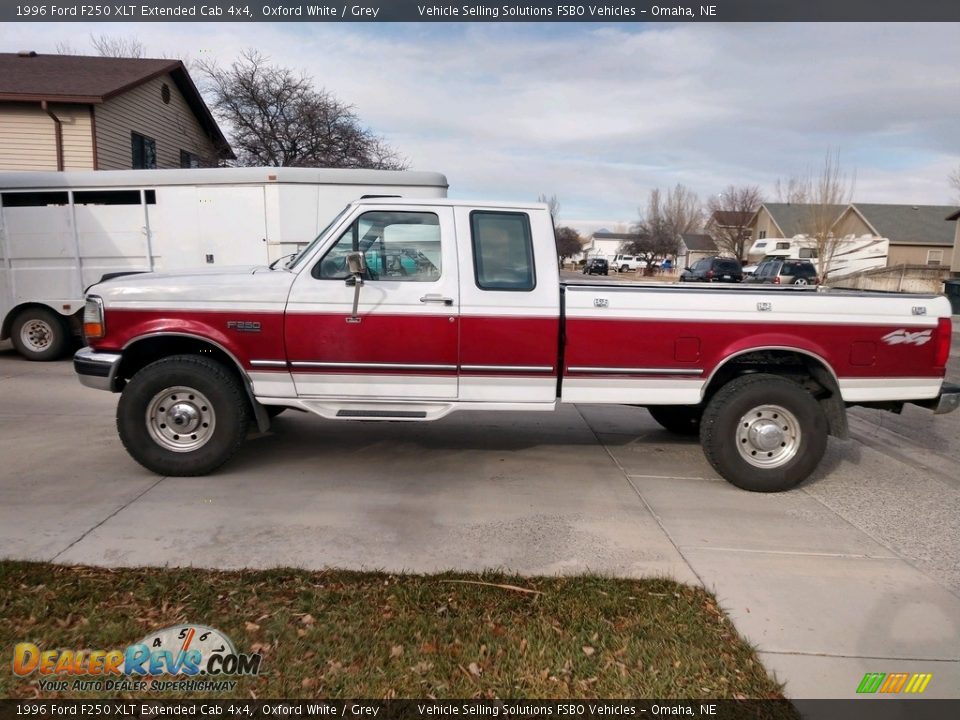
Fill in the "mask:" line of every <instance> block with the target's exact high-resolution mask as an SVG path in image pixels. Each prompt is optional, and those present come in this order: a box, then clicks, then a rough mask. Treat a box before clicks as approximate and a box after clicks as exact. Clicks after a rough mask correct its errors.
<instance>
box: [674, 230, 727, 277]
mask: <svg viewBox="0 0 960 720" xmlns="http://www.w3.org/2000/svg"><path fill="white" fill-rule="evenodd" d="M718 254H719V251H718V250H717V244H716V243H715V242H714V241H713V238H712V237H710V236H709V235H704V234H702V233H681V234H680V240H679V242H678V243H677V267H678V268H680V269H681V270H682V269H683V268H688V267H692V266H693V264H694V263H695V262H696V261H697V260H700V259H702V258H705V257H711V256H713V255H718Z"/></svg>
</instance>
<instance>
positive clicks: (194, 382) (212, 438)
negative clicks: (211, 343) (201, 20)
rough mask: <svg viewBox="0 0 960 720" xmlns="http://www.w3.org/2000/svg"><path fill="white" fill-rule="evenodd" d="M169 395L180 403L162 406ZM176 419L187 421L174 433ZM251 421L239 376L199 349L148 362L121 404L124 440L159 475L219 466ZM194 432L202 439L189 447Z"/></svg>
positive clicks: (119, 413) (236, 446) (197, 472)
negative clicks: (201, 354)
mask: <svg viewBox="0 0 960 720" xmlns="http://www.w3.org/2000/svg"><path fill="white" fill-rule="evenodd" d="M180 388H182V390H180ZM165 396H166V397H165ZM167 401H169V402H170V403H171V404H174V405H175V406H176V407H164V405H165V404H166V403H167ZM175 409H178V410H180V412H178V413H176V414H175V413H174V410H175ZM150 417H153V418H155V420H154V421H151V420H150V419H149V418H150ZM184 418H186V420H184ZM163 420H166V421H167V422H169V423H170V424H169V425H167V424H166V423H165V422H162V421H163ZM201 421H209V422H207V424H206V425H204V424H203V422H201ZM177 422H180V423H183V422H185V423H186V424H184V425H182V427H181V428H176V430H179V431H180V433H181V434H179V435H172V433H173V432H175V425H174V424H173V423H177ZM249 424H250V404H249V402H248V400H247V397H246V394H245V392H244V390H243V387H242V386H241V385H240V381H239V380H238V379H237V378H236V376H235V375H233V373H231V372H230V371H229V370H228V369H227V368H225V367H224V366H223V365H221V364H220V363H218V362H215V361H213V360H210V359H208V358H203V357H199V356H197V355H173V356H171V357H168V358H164V359H163V360H158V361H157V362H155V363H151V364H150V365H147V366H146V367H145V368H143V369H142V370H141V371H140V372H138V373H137V374H136V375H134V376H133V378H132V379H131V380H130V382H128V383H127V385H126V387H125V388H124V389H123V393H122V394H121V395H120V402H119V403H118V405H117V432H118V433H119V434H120V440H121V441H122V442H123V446H124V447H125V448H126V449H127V452H128V453H130V456H131V457H132V458H133V459H134V460H136V461H137V462H138V463H140V464H141V465H143V466H144V467H145V468H147V469H148V470H151V471H153V472H155V473H157V474H158V475H174V476H191V475H206V474H207V473H210V472H212V471H214V470H216V469H217V468H218V467H220V466H221V465H223V464H224V463H225V462H226V461H227V460H229V459H230V458H231V457H232V456H233V454H234V453H235V452H236V451H237V450H238V449H239V448H240V445H241V444H242V443H243V441H244V438H246V436H247V429H248V427H249ZM193 430H195V431H197V433H196V434H192V431H193ZM158 438H163V439H164V442H166V443H167V445H164V444H162V442H161V440H160V439H158ZM190 438H193V439H194V440H195V441H196V440H197V439H198V438H199V442H201V443H202V444H200V445H198V446H197V447H196V448H195V449H191V448H190V447H189V444H190V442H191V440H190ZM170 445H174V446H176V447H180V448H181V449H180V450H175V449H171V447H170Z"/></svg>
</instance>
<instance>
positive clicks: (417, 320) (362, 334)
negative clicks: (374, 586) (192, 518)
mask: <svg viewBox="0 0 960 720" xmlns="http://www.w3.org/2000/svg"><path fill="white" fill-rule="evenodd" d="M84 329H85V334H86V337H87V340H88V343H89V347H87V348H84V349H82V350H80V351H79V352H78V353H77V354H76V356H75V358H74V366H75V369H76V371H77V373H78V374H79V377H80V380H81V382H83V383H84V384H85V385H88V386H91V387H95V388H100V389H104V390H110V391H112V392H120V393H121V396H120V402H119V404H118V407H117V428H118V430H119V433H120V438H121V440H122V441H123V444H124V445H125V446H126V448H127V450H128V452H129V453H130V454H131V455H132V456H133V458H134V459H136V460H137V461H138V462H139V463H140V464H142V465H143V466H144V467H146V468H148V469H150V470H152V471H154V472H156V473H160V474H164V475H202V474H205V473H209V472H211V471H212V470H214V469H215V468H217V467H219V466H220V465H222V464H223V463H224V462H226V461H227V460H228V459H229V458H230V457H231V455H233V454H234V452H236V450H237V449H238V448H239V446H240V445H241V443H242V442H243V440H244V438H245V436H246V435H247V432H248V427H249V426H250V425H251V423H253V424H255V425H256V426H257V427H258V428H259V429H260V430H261V431H265V430H266V429H267V428H269V424H270V417H272V415H274V414H276V413H277V412H279V411H281V410H283V409H284V408H295V409H298V410H305V411H308V412H313V413H316V414H318V415H321V416H323V417H325V418H330V419H337V420H390V421H398V420H401V421H419V420H436V419H437V418H441V417H443V416H444V415H446V414H447V413H450V412H453V411H454V410H503V411H508V410H520V411H524V410H525V411H531V410H553V409H554V408H555V407H556V405H557V403H558V402H565V403H613V404H624V405H640V406H644V407H646V408H648V409H649V410H650V412H651V414H652V415H653V417H654V418H655V419H656V420H657V421H658V422H659V423H660V424H661V425H663V426H664V427H666V428H667V429H668V430H672V431H675V432H679V433H684V434H694V433H699V435H700V439H701V442H702V445H703V449H704V452H705V453H706V456H707V458H708V460H709V461H710V463H711V464H712V465H713V467H714V468H715V469H716V470H717V472H719V473H720V474H721V475H722V476H723V477H725V478H726V479H727V480H729V481H730V482H732V483H733V484H735V485H737V486H739V487H741V488H745V489H747V490H754V491H762V492H769V491H777V490H784V489H786V488H789V487H792V486H794V485H796V484H797V483H799V482H801V481H802V480H803V479H804V478H806V477H807V476H808V475H809V474H810V473H811V472H812V471H813V470H814V468H816V466H817V464H818V463H819V462H820V459H821V457H822V456H823V453H824V450H825V447H826V442H827V435H828V434H833V435H836V436H840V437H844V436H845V435H846V433H847V424H846V407H847V406H850V405H870V406H875V407H882V408H886V409H890V410H894V411H898V410H899V409H901V408H902V406H903V404H904V403H915V404H918V405H922V406H924V407H928V408H931V409H933V410H934V411H935V412H938V413H939V412H948V411H950V410H954V409H956V407H957V405H958V403H960V388H958V387H952V386H951V387H945V386H944V383H943V378H944V373H945V366H946V364H947V359H948V356H949V351H950V339H951V326H950V305H949V303H948V302H947V300H946V298H944V297H941V296H935V295H893V294H869V293H852V292H838V291H832V290H816V289H807V288H803V289H799V288H798V289H793V288H775V287H770V286H767V287H763V286H753V287H749V286H741V285H736V286H732V285H705V286H703V287H691V286H680V285H672V284H666V283H649V284H628V283H609V284H598V283H590V282H577V283H561V282H560V278H559V273H558V271H557V253H556V248H555V241H554V233H553V224H552V221H551V218H550V214H549V211H548V210H547V208H546V206H544V205H541V204H536V203H533V204H493V203H477V202H465V201H456V200H434V199H430V200H403V199H396V198H371V199H364V200H360V201H357V202H354V203H352V204H350V205H348V206H347V207H346V208H345V209H344V210H343V212H341V213H340V215H338V216H337V217H336V218H334V220H333V221H332V222H331V223H330V225H329V226H328V228H327V229H326V230H324V231H323V232H322V233H321V234H320V236H319V237H318V238H317V239H316V240H315V241H314V242H313V243H311V244H310V245H309V246H308V247H306V248H305V249H304V250H303V251H302V252H300V253H299V254H297V255H296V256H293V257H291V258H289V259H285V260H281V261H280V262H278V263H275V264H274V265H273V266H271V267H265V266H264V267H251V268H233V269H218V270H214V271H212V272H208V271H196V272H183V273H176V274H163V273H152V274H140V275H130V276H126V277H120V278H115V279H112V280H110V281H108V282H104V283H100V284H98V285H95V286H93V287H92V288H90V290H89V291H88V295H87V299H86V314H85V318H84Z"/></svg>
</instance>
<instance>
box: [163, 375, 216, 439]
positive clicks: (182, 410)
mask: <svg viewBox="0 0 960 720" xmlns="http://www.w3.org/2000/svg"><path fill="white" fill-rule="evenodd" d="M146 420H147V432H148V433H149V434H150V438H151V439H152V440H153V441H154V442H156V443H157V444H158V445H160V446H161V447H164V448H166V449H167V450H172V451H173V452H192V451H193V450H196V449H198V448H201V447H203V446H204V445H206V444H207V442H208V441H209V440H210V438H211V437H213V431H214V428H215V426H216V414H215V413H214V411H213V405H212V404H211V403H210V401H209V400H208V399H207V398H206V396H205V395H203V393H201V392H199V391H197V390H194V389H193V388H190V387H185V386H182V385H180V386H177V387H171V388H166V389H164V390H161V391H160V392H158V393H157V394H156V395H154V396H153V399H152V400H151V401H150V403H149V404H148V405H147V418H146Z"/></svg>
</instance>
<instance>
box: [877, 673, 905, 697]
mask: <svg viewBox="0 0 960 720" xmlns="http://www.w3.org/2000/svg"><path fill="white" fill-rule="evenodd" d="M908 677H910V676H909V675H907V673H890V674H889V675H887V679H886V681H885V682H884V683H883V685H881V686H880V692H882V693H898V692H900V691H901V690H902V689H903V686H904V684H905V683H906V682H907V678H908Z"/></svg>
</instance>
